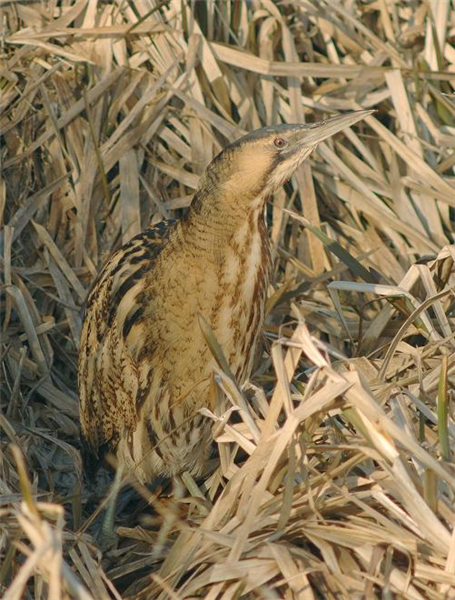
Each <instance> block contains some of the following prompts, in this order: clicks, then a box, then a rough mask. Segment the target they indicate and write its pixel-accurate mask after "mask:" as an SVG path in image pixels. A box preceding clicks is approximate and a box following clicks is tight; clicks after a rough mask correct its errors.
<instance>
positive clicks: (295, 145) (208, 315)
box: [79, 111, 369, 482]
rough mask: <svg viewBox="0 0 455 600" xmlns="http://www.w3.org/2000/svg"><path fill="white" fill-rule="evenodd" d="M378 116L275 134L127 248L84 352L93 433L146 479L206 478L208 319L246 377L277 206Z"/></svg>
mask: <svg viewBox="0 0 455 600" xmlns="http://www.w3.org/2000/svg"><path fill="white" fill-rule="evenodd" d="M368 112H369V111H359V112H355V113H349V114H348V115H344V116H341V117H335V118H333V119H329V120H328V121H325V122H322V123H317V124H315V125H281V126H277V127H268V128H264V129H261V130H258V131H256V132H253V133H252V134H249V135H248V136H245V137H243V138H241V139H240V140H239V141H237V142H235V143H234V144H231V145H230V146H228V147H227V148H226V149H225V150H224V151H223V152H222V153H221V154H220V155H219V156H218V157H217V158H215V159H214V161H212V163H211V164H210V165H209V167H208V168H207V170H206V172H205V174H204V175H203V177H202V179H201V183H200V187H199V190H198V191H197V192H196V195H195V197H194V199H193V203H192V206H191V208H190V210H189V212H188V214H187V215H186V217H185V218H184V219H182V220H181V221H179V222H174V221H172V222H168V223H160V224H159V225H158V226H156V227H154V228H152V229H149V230H148V231H146V232H144V233H142V234H140V235H138V236H136V237H135V238H134V239H132V240H131V241H130V242H129V243H128V244H126V245H125V246H123V248H121V249H120V250H119V251H118V252H116V253H115V254H114V255H113V256H112V257H111V259H110V260H109V261H108V263H107V265H106V266H105V267H104V269H103V270H102V271H101V273H100V275H99V277H98V279H97V280H96V282H95V285H94V287H93V289H92V291H91V292H90V295H89V297H88V301H87V308H86V316H85V321H84V326H83V331H82V338H81V346H80V355H79V393H80V409H81V410H80V413H81V426H82V437H83V442H84V444H85V448H86V454H87V453H88V455H89V456H92V459H91V460H89V461H88V462H89V464H93V462H96V459H97V458H101V456H102V454H103V453H104V452H105V451H106V450H108V451H110V452H113V453H115V454H116V456H117V461H118V462H119V463H120V464H121V465H122V466H123V467H124V468H125V469H126V470H127V471H128V472H131V473H134V474H135V476H136V477H137V478H138V479H140V480H141V481H144V482H148V481H151V480H153V479H154V478H155V477H156V476H157V475H165V476H175V475H178V474H179V473H181V472H183V471H188V472H189V473H191V474H193V475H194V476H198V475H200V474H201V472H202V470H203V467H204V463H205V460H206V458H207V453H208V450H209V446H210V425H209V423H208V422H207V421H206V420H205V419H204V417H202V416H201V415H200V413H199V412H198V411H199V409H200V408H202V407H208V408H212V409H213V406H210V402H211V397H212V396H211V394H210V391H209V387H210V380H211V374H212V371H213V367H214V364H215V361H214V358H213V357H212V355H211V353H210V350H209V348H208V347H207V344H206V342H205V339H204V336H203V334H202V332H201V329H200V327H199V324H198V314H199V313H201V314H202V315H203V316H204V317H205V319H206V320H207V321H208V323H209V324H210V325H211V327H212V329H213V331H214V333H215V335H216V337H217V340H218V342H219V343H220V345H221V347H222V349H223V351H224V354H225V356H226V358H227V360H228V362H229V365H230V367H231V369H232V371H233V373H234V374H235V376H236V377H237V378H238V380H239V381H240V382H243V381H245V380H246V379H247V378H248V377H249V375H250V373H251V369H252V365H253V358H254V355H255V350H256V347H257V343H258V337H259V333H260V329H261V325H262V322H263V318H264V306H265V300H266V294H267V287H268V283H269V278H270V272H271V266H272V260H271V249H270V244H269V240H268V236H267V232H266V227H265V221H264V207H265V203H266V200H267V199H268V198H270V197H271V196H272V195H273V193H274V191H275V190H276V189H278V188H279V187H280V186H281V185H282V184H283V183H284V182H285V181H286V180H288V179H289V177H290V176H291V175H292V173H293V172H294V171H295V169H296V168H297V166H298V165H299V164H301V163H302V162H303V160H305V158H306V157H307V156H308V155H309V154H310V153H311V152H312V150H313V149H314V147H315V146H316V145H317V144H318V143H319V142H320V141H322V140H323V139H326V138H327V137H329V136H330V135H332V134H333V133H336V132H337V131H340V130H341V129H342V128H344V127H347V126H349V125H352V124H353V123H355V122H356V121H358V120H360V119H361V118H363V117H364V116H365V115H366V114H368Z"/></svg>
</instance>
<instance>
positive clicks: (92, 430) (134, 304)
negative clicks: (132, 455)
mask: <svg viewBox="0 0 455 600" xmlns="http://www.w3.org/2000/svg"><path fill="white" fill-rule="evenodd" d="M174 223H175V222H174V221H168V222H162V223H159V224H158V225H157V226H155V227H153V228H152V229H149V230H147V231H145V232H144V233H142V234H140V235H137V236H136V237H134V238H133V239H132V240H131V241H130V242H128V243H127V244H126V245H125V246H123V247H122V248H121V249H120V250H118V251H117V252H116V253H115V254H113V255H112V257H111V258H110V259H109V261H108V262H107V264H106V265H105V267H104V268H103V270H102V271H101V273H100V274H99V276H98V278H97V279H96V280H95V283H94V285H93V287H92V290H91V291H90V293H89V295H88V298H87V304H86V308H85V318H84V325H83V328H82V334H81V344H80V349H79V369H78V373H79V401H80V419H81V431H82V442H83V456H84V458H85V459H87V458H89V460H84V462H86V463H87V464H88V466H89V467H90V466H95V465H94V464H93V458H94V457H96V458H101V455H102V454H103V453H104V452H105V451H106V450H109V449H114V448H115V447H116V445H117V443H118V441H119V438H120V435H121V434H122V430H125V431H133V430H134V428H135V425H136V415H137V407H136V403H137V402H138V394H140V393H141V391H142V390H141V382H140V374H139V368H138V364H137V362H136V360H135V359H134V358H133V356H132V353H131V352H130V351H129V350H130V349H129V348H128V341H127V338H128V334H129V333H130V332H131V330H132V328H133V327H134V326H135V325H136V324H138V323H140V321H141V319H142V317H143V310H144V308H145V306H144V304H145V302H146V298H145V295H144V293H143V292H144V289H145V283H146V275H147V274H148V273H150V272H151V271H152V270H153V267H154V264H155V262H156V259H157V257H158V255H159V254H160V252H161V250H162V248H163V246H164V245H165V243H166V241H167V240H168V237H169V233H170V231H171V230H172V228H173V226H174ZM130 337H132V336H130ZM139 400H140V399H139ZM87 451H88V452H87ZM90 455H91V458H90Z"/></svg>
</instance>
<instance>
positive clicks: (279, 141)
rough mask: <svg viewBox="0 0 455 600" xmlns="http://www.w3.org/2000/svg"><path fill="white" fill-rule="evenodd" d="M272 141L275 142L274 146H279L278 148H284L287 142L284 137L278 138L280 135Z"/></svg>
mask: <svg viewBox="0 0 455 600" xmlns="http://www.w3.org/2000/svg"><path fill="white" fill-rule="evenodd" d="M273 143H274V144H275V147H276V148H280V149H281V148H284V147H285V146H287V144H288V143H287V141H286V140H285V139H284V138H280V137H278V138H275V139H274V140H273Z"/></svg>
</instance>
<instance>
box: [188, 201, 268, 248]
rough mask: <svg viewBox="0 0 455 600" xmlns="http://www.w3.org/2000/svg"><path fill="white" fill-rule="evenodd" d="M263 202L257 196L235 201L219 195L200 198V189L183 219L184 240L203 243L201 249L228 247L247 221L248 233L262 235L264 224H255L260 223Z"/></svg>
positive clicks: (195, 243)
mask: <svg viewBox="0 0 455 600" xmlns="http://www.w3.org/2000/svg"><path fill="white" fill-rule="evenodd" d="M265 203H266V198H265V197H260V196H258V197H256V198H250V199H245V198H242V199H238V201H237V199H235V198H233V197H232V196H229V197H228V198H226V197H223V195H222V194H219V195H214V194H211V195H210V196H206V197H204V193H203V192H200V193H199V194H197V195H196V198H195V199H194V201H193V205H192V207H191V209H190V211H189V213H188V215H187V218H186V222H185V233H186V240H187V243H190V244H191V245H198V244H200V243H203V244H204V247H205V248H207V246H210V247H212V248H213V249H217V248H218V249H222V248H225V247H227V246H229V245H230V244H231V243H232V242H233V241H234V240H235V238H236V236H237V234H238V233H239V232H240V231H243V230H244V229H245V226H247V225H248V224H251V229H252V232H251V233H252V234H254V233H255V232H256V233H260V234H261V235H262V234H264V235H265V227H259V226H258V227H256V226H255V225H256V224H259V223H262V224H263V213H264V209H265Z"/></svg>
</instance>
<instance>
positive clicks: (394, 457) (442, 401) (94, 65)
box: [0, 0, 455, 600]
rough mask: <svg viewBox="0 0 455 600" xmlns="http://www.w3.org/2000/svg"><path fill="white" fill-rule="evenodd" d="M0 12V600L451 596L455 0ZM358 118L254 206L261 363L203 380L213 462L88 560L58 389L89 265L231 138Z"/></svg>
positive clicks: (191, 186)
mask: <svg viewBox="0 0 455 600" xmlns="http://www.w3.org/2000/svg"><path fill="white" fill-rule="evenodd" d="M0 11H1V19H0V23H1V28H2V30H1V38H0V39H1V64H0V89H1V96H0V106H1V115H0V127H1V134H2V139H3V143H2V148H1V160H2V178H1V181H0V200H1V203H0V207H1V210H0V216H1V220H2V257H1V268H2V278H3V281H2V289H1V301H2V302H1V317H2V354H1V359H2V370H1V377H2V380H1V387H2V396H1V404H2V414H1V416H0V425H1V430H2V436H1V479H0V486H1V487H0V492H1V496H0V502H1V505H0V517H1V523H0V550H1V553H2V560H1V567H0V586H1V595H2V597H3V598H4V600H18V599H19V598H26V599H32V598H33V599H35V598H36V599H37V600H41V599H44V598H49V599H50V600H59V599H65V600H66V599H69V598H77V599H83V600H95V599H96V600H104V599H106V600H107V599H109V598H115V599H125V600H126V599H137V600H139V599H155V598H159V599H164V598H166V599H171V600H176V599H179V600H180V599H182V600H183V599H190V598H200V597H204V598H207V599H209V600H221V599H223V600H231V599H239V598H245V599H250V598H251V599H253V598H260V599H267V600H268V599H271V600H272V599H273V600H277V599H286V600H291V599H298V600H320V599H328V600H351V599H359V600H360V599H365V600H373V599H383V600H389V599H392V598H396V599H400V600H453V599H455V527H454V526H455V511H454V496H455V463H454V456H455V455H454V447H455V446H454V444H455V419H454V416H455V411H454V397H453V388H454V382H455V352H454V347H455V302H454V298H455V297H454V290H455V268H454V263H455V246H454V235H453V231H454V225H455V210H454V209H455V152H454V150H455V96H454V91H455V48H454V41H455V3H454V2H453V1H449V0H433V1H430V0H428V1H420V0H409V1H408V0H375V1H362V0H337V1H329V0H289V1H286V0H284V1H282V2H272V1H271V0H252V1H250V2H247V1H245V0H236V1H222V0H219V1H216V2H215V1H213V0H212V1H211V0H207V1H206V2H202V1H200V2H191V1H190V0H164V1H158V0H157V1H154V0H128V1H125V0H117V1H105V2H103V1H101V0H100V1H96V0H75V1H72V0H42V1H41V2H33V1H29V2H25V1H24V2H20V1H13V0H11V1H7V0H2V1H1V2H0ZM360 108H365V109H366V108H374V109H376V111H377V112H376V113H375V114H373V115H371V116H369V117H368V118H367V119H365V121H363V122H362V123H360V124H358V125H356V126H355V127H354V128H353V129H350V130H347V131H345V132H343V133H341V134H339V135H337V136H336V137H335V138H334V139H331V140H328V141H327V142H325V143H323V144H321V146H320V147H319V149H318V150H317V152H316V153H315V154H314V155H313V157H312V158H311V160H310V161H309V162H307V163H306V164H305V165H304V167H302V168H301V169H300V171H299V172H298V173H297V174H296V175H295V177H294V178H293V180H292V181H291V182H290V183H289V184H288V185H287V186H286V188H285V189H284V190H282V192H281V193H279V194H278V195H277V197H276V198H275V201H274V204H273V205H270V206H269V207H268V217H267V218H268V222H269V229H270V234H271V237H272V240H273V245H274V248H275V253H276V261H275V270H274V280H273V284H272V285H271V288H270V294H269V297H270V299H269V303H268V316H267V321H266V324H265V326H264V344H263V353H262V355H261V357H260V359H259V360H258V364H257V368H256V371H255V373H254V375H253V377H252V379H251V381H250V382H249V383H248V385H247V386H245V387H243V388H240V387H239V385H238V383H237V382H236V381H234V380H233V378H232V376H231V374H230V373H229V370H228V369H225V370H223V369H222V368H220V369H218V370H217V371H216V372H215V373H214V380H215V383H216V390H217V392H216V393H217V395H218V398H219V402H218V408H217V411H216V414H209V416H210V418H212V420H213V432H214V439H215V445H216V452H215V453H214V455H213V461H212V462H213V466H212V471H211V474H210V476H209V477H207V478H206V479H205V480H204V481H198V482H190V481H189V482H188V486H189V488H190V492H189V495H188V497H186V498H184V499H182V500H180V501H179V502H177V503H176V502H175V501H174V500H173V499H172V497H171V496H169V494H168V493H167V492H166V490H163V492H162V494H160V495H158V496H157V495H154V494H152V493H151V492H149V491H148V490H146V489H139V490H138V492H139V493H138V498H140V497H142V498H143V500H138V499H136V500H133V501H132V502H133V505H132V506H133V507H135V509H134V510H133V509H131V508H129V509H128V510H127V511H123V512H122V511H120V514H119V515H118V517H117V521H116V525H117V531H118V534H119V535H120V543H119V546H118V548H116V549H111V550H109V551H102V550H101V549H100V548H99V545H98V542H97V538H96V537H95V536H94V535H93V527H92V526H91V525H90V523H91V521H92V520H94V518H95V515H96V513H97V512H98V511H99V506H100V504H101V505H102V504H103V498H105V496H106V495H107V494H108V492H109V489H111V488H110V487H109V485H110V484H109V475H108V474H107V473H105V474H104V475H103V474H101V476H104V477H105V479H106V484H105V485H104V486H103V485H102V483H100V485H99V489H97V490H93V489H90V488H89V486H87V485H86V484H85V483H84V480H83V474H82V467H81V459H80V452H79V450H80V443H79V423H78V402H77V392H76V363H77V348H78V340H79V335H80V330H81V307H82V305H83V303H84V300H85V297H86V295H87V291H88V289H89V288H90V285H91V282H92V281H93V279H94V277H95V276H96V273H97V272H98V270H99V269H100V267H101V266H102V264H103V262H104V261H105V260H106V258H107V257H108V256H109V254H110V253H111V252H112V251H113V250H114V249H116V248H118V247H119V246H120V245H121V244H122V243H123V242H125V241H127V240H129V239H130V238H131V237H132V236H133V235H135V234H136V233H138V232H140V231H141V230H143V229H144V228H145V227H147V226H148V225H149V224H151V223H152V224H153V223H156V222H158V221H160V220H161V219H164V218H168V217H170V216H173V217H179V216H180V215H181V214H183V212H184V211H185V209H186V208H187V207H188V206H189V204H190V203H191V198H192V194H193V192H194V190H195V188H196V187H197V184H198V179H199V176H200V174H201V173H202V171H203V169H204V167H205V166H206V165H207V163H208V162H209V161H210V159H211V158H212V157H213V156H214V155H215V154H216V153H217V152H219V150H220V149H221V148H222V147H223V146H224V145H225V144H226V143H227V142H229V141H232V140H234V139H236V138H237V137H239V136H240V135H241V134H243V133H244V132H247V131H250V130H253V129H255V128H257V127H260V126H262V125H264V124H275V123H279V122H289V123H291V122H304V121H308V122H311V121H314V120H318V119H321V118H324V117H326V116H328V115H331V114H336V113H338V112H342V111H347V110H355V109H360ZM212 344H213V345H214V346H216V340H212ZM136 487H137V486H136ZM144 499H145V500H144ZM130 506H131V505H130ZM166 511H173V512H174V515H175V518H174V524H173V527H172V530H171V531H166V532H164V533H163V531H162V530H161V527H160V525H161V521H162V516H163V514H164V513H165V512H166Z"/></svg>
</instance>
